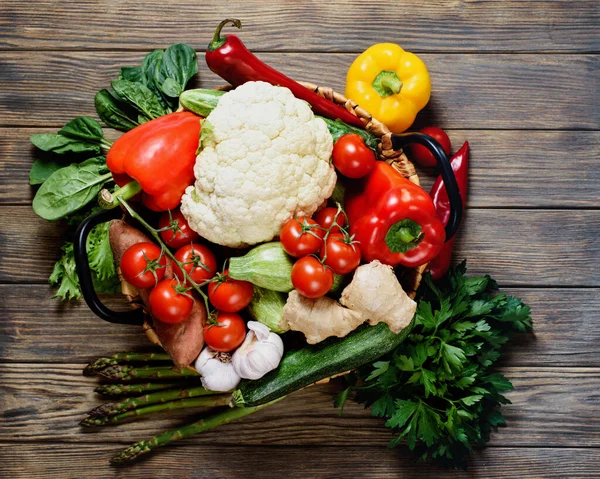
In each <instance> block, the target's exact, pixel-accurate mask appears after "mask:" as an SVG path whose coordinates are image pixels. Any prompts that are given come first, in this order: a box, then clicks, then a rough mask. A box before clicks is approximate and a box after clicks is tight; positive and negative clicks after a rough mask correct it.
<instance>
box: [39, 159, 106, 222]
mask: <svg viewBox="0 0 600 479" xmlns="http://www.w3.org/2000/svg"><path fill="white" fill-rule="evenodd" d="M111 179H112V175H111V173H110V172H109V171H108V168H107V167H106V162H105V159H104V157H96V158H90V159H89V160H86V161H84V162H83V163H79V164H77V163H74V164H71V165H69V166H66V167H65V168H61V169H60V170H57V171H55V172H54V173H52V175H50V177H49V178H48V179H47V180H46V181H45V182H44V183H43V184H42V186H41V187H40V189H39V190H38V191H37V193H36V195H35V197H34V198H33V211H35V212H36V213H37V214H38V215H39V216H41V217H42V218H44V219H46V220H57V219H60V218H62V217H64V216H66V215H68V214H70V213H73V212H74V211H77V210H79V209H80V208H82V207H84V206H85V205H87V204H88V203H89V202H90V201H92V200H93V199H95V198H96V195H98V193H99V192H100V190H101V189H102V187H103V186H104V185H105V184H106V183H108V182H109V181H111Z"/></svg>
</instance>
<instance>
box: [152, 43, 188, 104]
mask: <svg viewBox="0 0 600 479" xmlns="http://www.w3.org/2000/svg"><path fill="white" fill-rule="evenodd" d="M196 73H198V62H197V61H196V52H195V50H194V49H193V48H192V47H190V46H189V45H186V44H184V43H178V44H176V45H171V46H170V47H169V48H167V50H166V51H165V54H164V56H163V59H162V63H161V65H160V69H159V70H158V72H157V74H155V77H154V78H155V80H156V81H157V83H158V84H159V85H160V89H161V90H162V91H163V92H164V93H166V94H167V95H169V96H170V97H173V98H177V97H179V95H181V93H183V90H184V89H185V86H186V85H187V83H188V81H189V80H190V78H192V77H193V76H194V75H195V74H196Z"/></svg>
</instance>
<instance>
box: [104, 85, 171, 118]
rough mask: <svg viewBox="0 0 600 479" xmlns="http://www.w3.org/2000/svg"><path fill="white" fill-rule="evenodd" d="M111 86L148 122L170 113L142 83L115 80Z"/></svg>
mask: <svg viewBox="0 0 600 479" xmlns="http://www.w3.org/2000/svg"><path fill="white" fill-rule="evenodd" d="M111 86H112V88H113V90H114V91H115V93H116V94H117V95H118V96H119V97H120V98H122V99H124V100H125V101H127V102H128V103H129V104H130V105H131V106H133V107H134V108H135V109H136V110H138V111H139V112H140V113H141V114H142V115H144V116H145V117H146V118H147V119H148V120H152V119H154V118H158V117H159V116H163V115H166V114H167V113H170V110H168V109H166V108H165V107H164V105H163V104H162V103H161V102H160V100H159V99H158V98H157V97H156V95H155V94H154V93H152V91H151V90H150V89H149V88H148V87H147V86H146V85H144V84H142V83H134V82H131V81H129V80H115V81H113V82H111ZM138 122H139V118H138Z"/></svg>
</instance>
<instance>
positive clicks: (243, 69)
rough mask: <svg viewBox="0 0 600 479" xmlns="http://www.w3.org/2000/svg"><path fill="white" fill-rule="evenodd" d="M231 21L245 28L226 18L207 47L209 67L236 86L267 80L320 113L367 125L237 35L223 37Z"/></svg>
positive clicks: (357, 125)
mask: <svg viewBox="0 0 600 479" xmlns="http://www.w3.org/2000/svg"><path fill="white" fill-rule="evenodd" d="M227 23H231V24H232V25H234V26H236V27H237V28H242V22H240V21H239V20H235V19H227V20H223V21H222V22H221V23H220V24H219V26H218V27H217V29H216V31H215V35H214V37H213V39H212V41H211V42H210V44H209V45H208V49H207V50H206V63H207V64H208V67H209V68H210V69H211V70H212V71H213V72H214V73H216V74H217V75H219V76H220V77H221V78H223V79H224V80H225V81H228V82H229V83H231V84H232V85H233V86H234V87H236V86H239V85H241V84H242V83H246V82H248V81H264V82H267V83H270V84H271V85H277V86H284V87H286V88H289V89H290V90H291V91H292V93H293V94H294V96H295V97H296V98H300V99H301V100H304V101H307V102H308V103H309V104H310V105H311V106H312V109H313V112H314V113H315V114H316V115H321V116H324V117H326V118H331V119H332V120H336V119H338V118H339V119H340V120H342V121H343V122H345V123H348V124H349V125H353V126H356V127H358V128H363V127H364V125H363V123H362V121H361V120H360V119H359V118H358V117H356V116H355V115H353V114H352V113H350V112H349V111H348V110H346V109H345V108H343V107H341V106H339V105H337V104H335V103H333V102H332V101H329V100H327V99H326V98H323V97H321V96H319V95H317V94H316V93H315V92H313V91H311V90H309V89H308V88H305V87H303V86H302V85H300V83H297V82H296V81H294V80H292V79H291V78H289V77H287V76H285V75H284V74H283V73H280V72H278V71H277V70H275V69H274V68H271V67H270V66H269V65H267V64H265V63H263V62H261V61H260V60H259V59H258V58H257V57H256V55H254V54H253V53H252V52H251V51H250V50H248V48H246V46H245V45H244V44H243V43H242V41H241V40H240V39H239V37H237V36H235V35H224V36H221V30H222V29H223V27H224V26H225V25H226V24H227Z"/></svg>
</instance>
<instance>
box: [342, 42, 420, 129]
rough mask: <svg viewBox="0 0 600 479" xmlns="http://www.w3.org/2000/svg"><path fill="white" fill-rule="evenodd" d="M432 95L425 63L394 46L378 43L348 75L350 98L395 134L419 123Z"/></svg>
mask: <svg viewBox="0 0 600 479" xmlns="http://www.w3.org/2000/svg"><path fill="white" fill-rule="evenodd" d="M430 95H431V80H430V78H429V72H428V71H427V67H426V66H425V63H423V61H422V60H421V59H420V58H419V57H418V56H416V55H415V54H413V53H409V52H405V51H404V50H403V49H402V48H401V47H399V46H398V45H395V44H393V43H378V44H376V45H373V46H372V47H369V48H368V49H367V50H365V51H364V52H363V53H361V54H360V55H359V56H358V57H357V58H356V60H354V63H352V65H351V66H350V68H349V70H348V74H347V75H346V97H348V98H350V99H351V100H354V101H355V102H356V103H358V105H359V106H360V107H362V108H364V109H365V110H367V111H368V112H369V113H370V114H371V115H373V117H375V118H376V119H377V120H379V121H381V122H382V123H383V124H385V125H386V126H387V127H388V128H389V129H390V130H391V131H392V132H393V133H401V132H403V131H405V130H406V129H408V128H409V127H410V125H412V124H413V122H414V121H415V117H416V116H417V113H418V112H419V111H420V110H422V109H423V107H424V106H425V105H427V102H428V101H429V96H430Z"/></svg>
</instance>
